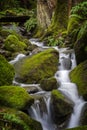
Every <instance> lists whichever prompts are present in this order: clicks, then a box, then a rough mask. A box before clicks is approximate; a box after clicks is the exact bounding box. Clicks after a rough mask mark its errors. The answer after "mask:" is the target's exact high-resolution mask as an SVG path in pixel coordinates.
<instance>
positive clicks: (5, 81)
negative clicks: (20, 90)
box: [0, 55, 14, 86]
mask: <svg viewBox="0 0 87 130" xmlns="http://www.w3.org/2000/svg"><path fill="white" fill-rule="evenodd" d="M13 78H14V68H13V66H12V65H10V64H9V63H8V62H7V61H6V59H5V58H4V57H3V56H2V55H0V86H2V85H11V84H12V81H13Z"/></svg>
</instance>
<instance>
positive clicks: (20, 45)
mask: <svg viewBox="0 0 87 130" xmlns="http://www.w3.org/2000/svg"><path fill="white" fill-rule="evenodd" d="M4 44H5V45H4V47H5V49H6V50H8V51H11V52H17V51H23V50H24V49H26V48H27V45H26V44H25V43H24V42H21V41H20V40H19V39H18V38H17V37H16V36H15V35H9V36H8V37H7V38H6V40H5V42H4Z"/></svg>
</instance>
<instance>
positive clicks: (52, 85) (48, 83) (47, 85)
mask: <svg viewBox="0 0 87 130" xmlns="http://www.w3.org/2000/svg"><path fill="white" fill-rule="evenodd" d="M40 87H41V88H42V89H43V90H46V91H51V90H53V89H57V87H58V84H57V81H56V79H55V78H54V77H52V78H49V79H44V80H42V81H41V84H40Z"/></svg>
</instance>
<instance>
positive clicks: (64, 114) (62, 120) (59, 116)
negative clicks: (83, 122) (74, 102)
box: [51, 90, 73, 127]
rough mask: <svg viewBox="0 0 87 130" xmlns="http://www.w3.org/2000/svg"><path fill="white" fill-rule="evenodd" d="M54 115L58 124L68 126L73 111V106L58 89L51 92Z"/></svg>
mask: <svg viewBox="0 0 87 130" xmlns="http://www.w3.org/2000/svg"><path fill="white" fill-rule="evenodd" d="M51 100H52V101H51V106H52V117H53V119H54V121H55V123H56V124H57V125H58V126H62V127H64V126H66V125H67V123H68V121H69V118H70V116H71V113H72V110H73V109H72V106H71V104H69V102H68V101H67V100H66V98H65V97H64V96H63V95H62V94H61V93H60V92H59V91H58V90H53V91H52V93H51Z"/></svg>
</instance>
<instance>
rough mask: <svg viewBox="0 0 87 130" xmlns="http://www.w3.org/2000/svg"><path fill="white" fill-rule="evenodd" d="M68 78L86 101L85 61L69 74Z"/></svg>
mask: <svg viewBox="0 0 87 130" xmlns="http://www.w3.org/2000/svg"><path fill="white" fill-rule="evenodd" d="M70 78H71V81H72V82H74V83H76V84H77V86H78V91H79V94H80V95H82V96H83V97H84V99H85V100H86V101H87V60H86V61H84V62H82V63H81V64H79V65H78V66H77V67H76V68H75V69H74V70H72V71H71V72H70Z"/></svg>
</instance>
